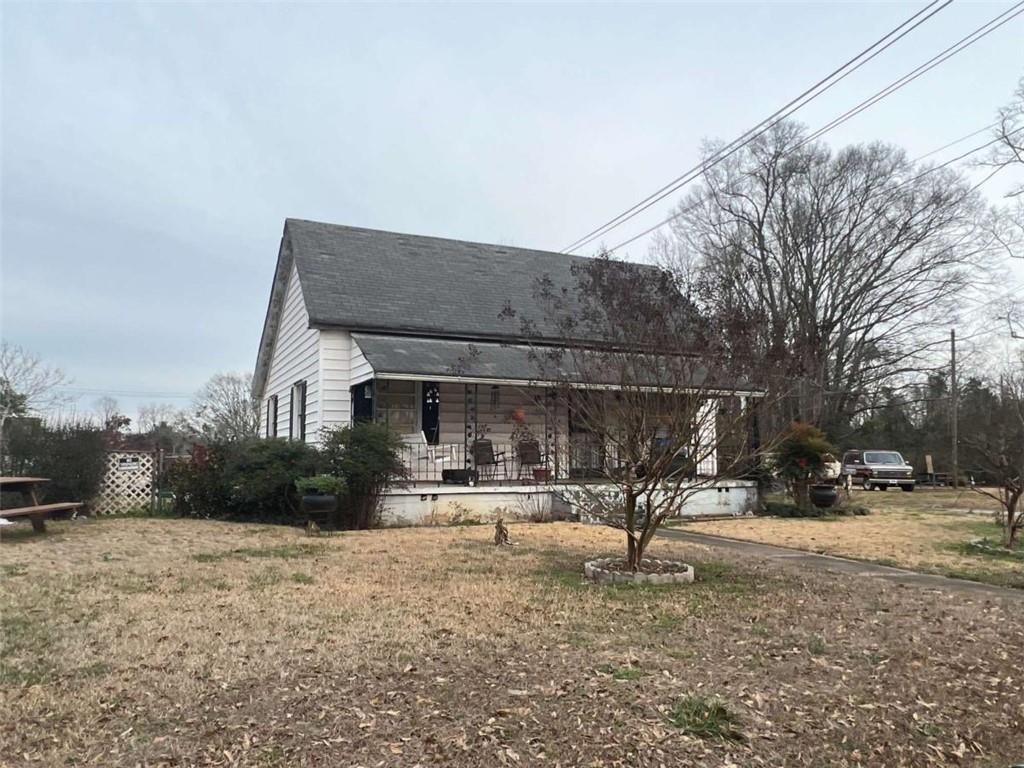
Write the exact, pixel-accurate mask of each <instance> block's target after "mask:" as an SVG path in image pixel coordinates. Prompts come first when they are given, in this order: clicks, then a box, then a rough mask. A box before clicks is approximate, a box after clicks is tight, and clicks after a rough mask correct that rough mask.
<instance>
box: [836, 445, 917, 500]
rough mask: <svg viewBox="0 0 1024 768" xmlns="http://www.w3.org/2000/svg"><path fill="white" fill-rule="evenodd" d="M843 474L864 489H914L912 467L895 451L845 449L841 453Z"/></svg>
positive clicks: (914, 482)
mask: <svg viewBox="0 0 1024 768" xmlns="http://www.w3.org/2000/svg"><path fill="white" fill-rule="evenodd" d="M843 475H844V476H846V475H848V476H849V477H850V479H851V481H852V482H854V483H859V484H861V485H863V486H864V490H865V491H870V490H873V489H874V490H879V491H884V490H886V489H887V488H892V487H894V486H899V487H900V489H901V490H904V491H907V492H908V493H909V492H910V491H913V490H914V486H915V485H916V481H915V479H914V468H913V467H912V466H910V465H909V464H908V463H907V462H906V459H904V458H903V456H902V454H900V453H898V452H897V451H847V452H846V453H844V454H843Z"/></svg>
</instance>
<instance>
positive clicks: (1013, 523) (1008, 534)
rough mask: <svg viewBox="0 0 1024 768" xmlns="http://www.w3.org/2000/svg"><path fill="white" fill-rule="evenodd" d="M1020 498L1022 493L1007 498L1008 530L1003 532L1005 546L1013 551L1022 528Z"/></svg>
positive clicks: (1012, 493)
mask: <svg viewBox="0 0 1024 768" xmlns="http://www.w3.org/2000/svg"><path fill="white" fill-rule="evenodd" d="M1020 498H1021V492H1020V491H1017V492H1011V493H1010V494H1008V495H1007V498H1006V529H1005V530H1004V532H1003V533H1004V535H1003V544H1005V546H1006V548H1007V549H1011V550H1012V549H1016V547H1017V533H1018V530H1019V528H1020V509H1019V507H1020Z"/></svg>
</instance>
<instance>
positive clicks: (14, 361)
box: [0, 340, 71, 424]
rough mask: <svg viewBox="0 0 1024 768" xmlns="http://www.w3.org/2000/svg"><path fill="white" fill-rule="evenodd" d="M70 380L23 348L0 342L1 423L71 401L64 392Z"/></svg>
mask: <svg viewBox="0 0 1024 768" xmlns="http://www.w3.org/2000/svg"><path fill="white" fill-rule="evenodd" d="M69 383H70V379H69V378H68V377H67V375H66V374H65V373H64V371H62V370H61V369H60V368H57V367H55V366H51V365H47V364H46V363H44V362H43V361H42V360H40V359H39V358H38V357H37V356H36V355H34V354H32V353H31V352H29V351H28V350H27V349H25V348H24V347H20V346H18V345H17V344H11V343H9V342H8V341H6V340H4V341H0V424H2V423H3V422H4V421H6V420H7V419H8V418H9V417H11V416H23V415H26V414H32V413H40V412H43V411H48V410H51V409H53V408H57V407H60V406H62V405H64V404H65V403H67V402H69V401H70V400H71V398H70V397H68V396H67V395H66V394H64V393H63V392H62V391H61V387H63V386H66V385H67V384H69Z"/></svg>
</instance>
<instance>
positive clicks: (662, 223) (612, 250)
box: [607, 128, 1024, 253]
mask: <svg viewBox="0 0 1024 768" xmlns="http://www.w3.org/2000/svg"><path fill="white" fill-rule="evenodd" d="M982 130H984V129H982ZM1020 130H1024V128H1020V129H1018V131H1020ZM1016 132H1017V131H1014V132H1013V133H1016ZM975 133H980V131H975ZM1011 135H1012V133H1011ZM961 140H962V139H958V140H957V141H956V142H952V143H953V144H956V143H958V142H959V141H961ZM999 141H1002V138H1001V137H996V138H994V139H992V140H991V141H986V142H985V143H984V144H981V145H980V146H977V147H974V148H973V149H970V150H968V151H967V152H964V153H963V154H960V155H957V156H956V157H953V158H950V159H949V160H947V161H946V162H944V163H941V164H939V165H934V166H932V167H931V168H928V169H926V170H924V171H922V172H921V173H919V174H918V175H917V176H913V177H911V178H909V179H907V180H905V181H902V182H900V183H899V184H897V185H896V186H895V187H892V188H891V189H886V190H884V193H885V194H891V193H892V192H895V191H896V190H898V189H900V188H902V187H905V186H906V185H907V184H910V183H912V182H914V181H917V180H918V179H920V178H922V177H924V176H927V175H928V174H930V173H934V172H935V171H938V170H940V169H942V168H946V167H948V166H950V165H952V164H953V163H955V162H958V161H960V160H963V159H964V158H965V157H969V156H970V155H973V154H975V153H976V152H980V151H981V150H983V149H986V148H987V147H990V146H992V145H993V144H995V143H996V142H999ZM932 154H935V150H933V151H932V152H929V153H928V155H932ZM926 156H927V155H922V157H926ZM914 162H917V161H914ZM994 175H995V174H989V175H988V176H987V177H986V178H984V179H982V181H981V182H979V183H978V184H976V185H975V186H974V187H973V188H972V189H971V191H972V192H973V191H974V190H976V189H977V188H978V187H980V186H981V185H982V184H984V183H985V182H987V181H988V180H989V179H991V178H992V176H994ZM880 194H882V193H881V192H880V193H878V194H877V195H873V196H872V197H869V198H868V200H871V199H873V198H874V197H878V196H879V195H880ZM865 202H867V200H865ZM843 210H844V209H840V210H839V211H838V212H840V213H842V212H843ZM682 214H683V212H682V211H677V212H676V213H673V214H672V215H671V216H669V217H668V218H666V219H662V220H661V221H659V222H658V223H657V224H655V225H654V226H653V227H648V228H647V229H645V230H644V231H643V232H641V233H639V234H637V235H633V237H631V238H629V239H628V240H623V241H622V242H621V243H619V244H618V245H616V246H614V247H613V248H609V249H607V253H615V251H617V250H619V249H620V248H623V247H625V246H627V245H629V244H630V243H634V242H636V241H637V240H639V239H640V238H641V237H645V236H647V235H649V234H651V233H652V232H654V231H655V230H656V229H660V228H661V227H663V226H665V225H666V224H668V223H670V222H672V221H674V220H675V219H677V218H679V217H680V216H681V215H682Z"/></svg>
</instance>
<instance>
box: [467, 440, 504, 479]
mask: <svg viewBox="0 0 1024 768" xmlns="http://www.w3.org/2000/svg"><path fill="white" fill-rule="evenodd" d="M471 450H472V453H473V466H474V467H475V468H476V471H477V476H478V477H479V478H480V479H481V480H494V479H496V476H497V474H498V467H501V471H502V476H503V477H504V478H505V479H506V480H507V479H508V463H507V460H506V455H505V451H495V450H494V443H492V442H491V441H490V440H474V441H473V445H472V448H471Z"/></svg>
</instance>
